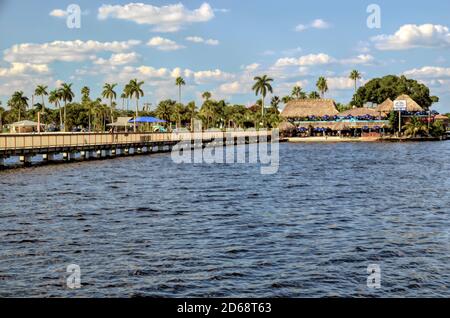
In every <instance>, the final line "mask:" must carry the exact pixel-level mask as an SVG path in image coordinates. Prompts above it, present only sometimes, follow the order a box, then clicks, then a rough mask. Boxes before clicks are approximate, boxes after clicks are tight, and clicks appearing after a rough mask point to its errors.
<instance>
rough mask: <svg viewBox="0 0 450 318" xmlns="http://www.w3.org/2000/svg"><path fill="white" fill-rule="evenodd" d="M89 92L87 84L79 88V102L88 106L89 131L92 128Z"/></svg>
mask: <svg viewBox="0 0 450 318" xmlns="http://www.w3.org/2000/svg"><path fill="white" fill-rule="evenodd" d="M90 94H91V89H90V88H89V87H87V86H84V87H83V88H82V89H81V103H82V104H83V105H84V106H87V108H88V126H89V127H88V129H89V131H91V128H92V120H91V116H92V103H91V98H90V96H89V95H90Z"/></svg>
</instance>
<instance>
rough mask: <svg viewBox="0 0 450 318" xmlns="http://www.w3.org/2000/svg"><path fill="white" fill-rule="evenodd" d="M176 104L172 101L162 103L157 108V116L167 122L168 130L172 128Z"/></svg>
mask: <svg viewBox="0 0 450 318" xmlns="http://www.w3.org/2000/svg"><path fill="white" fill-rule="evenodd" d="M175 105H176V102H175V101H173V100H170V99H167V100H163V101H161V102H160V103H159V104H158V106H157V107H156V110H155V114H156V116H157V117H158V118H160V119H162V120H165V121H166V122H167V128H170V127H171V124H170V123H171V120H172V113H173V110H174V108H175Z"/></svg>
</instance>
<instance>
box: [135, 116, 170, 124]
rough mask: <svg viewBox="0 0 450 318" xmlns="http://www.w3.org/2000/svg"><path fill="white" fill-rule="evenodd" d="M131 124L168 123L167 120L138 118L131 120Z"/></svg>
mask: <svg viewBox="0 0 450 318" xmlns="http://www.w3.org/2000/svg"><path fill="white" fill-rule="evenodd" d="M128 122H129V123H135V122H136V123H151V124H153V123H166V121H165V120H162V119H159V118H155V117H138V118H136V119H130V120H129V121H128Z"/></svg>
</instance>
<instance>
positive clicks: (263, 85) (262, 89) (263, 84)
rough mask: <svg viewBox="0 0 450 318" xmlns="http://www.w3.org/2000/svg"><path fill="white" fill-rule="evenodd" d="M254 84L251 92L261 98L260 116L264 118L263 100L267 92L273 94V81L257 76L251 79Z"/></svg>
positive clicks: (264, 76)
mask: <svg viewBox="0 0 450 318" xmlns="http://www.w3.org/2000/svg"><path fill="white" fill-rule="evenodd" d="M253 80H254V81H255V82H256V83H255V84H254V85H253V87H252V90H254V91H255V94H256V96H258V95H261V96H262V105H261V116H262V118H264V100H265V98H266V95H267V93H268V92H270V93H273V88H272V85H271V82H273V79H272V78H270V77H268V76H267V75H263V76H257V77H255V78H254V79H253Z"/></svg>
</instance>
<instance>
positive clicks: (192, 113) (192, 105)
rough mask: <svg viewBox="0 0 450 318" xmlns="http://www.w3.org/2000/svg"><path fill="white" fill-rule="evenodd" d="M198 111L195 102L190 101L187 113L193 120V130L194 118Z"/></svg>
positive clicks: (192, 128) (192, 126)
mask: <svg viewBox="0 0 450 318" xmlns="http://www.w3.org/2000/svg"><path fill="white" fill-rule="evenodd" d="M196 113H197V107H196V106H195V102H190V103H189V104H187V106H186V115H187V116H188V117H189V119H190V122H191V131H193V130H194V118H195V115H196Z"/></svg>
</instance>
